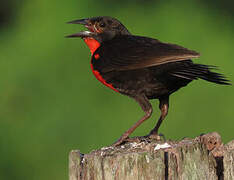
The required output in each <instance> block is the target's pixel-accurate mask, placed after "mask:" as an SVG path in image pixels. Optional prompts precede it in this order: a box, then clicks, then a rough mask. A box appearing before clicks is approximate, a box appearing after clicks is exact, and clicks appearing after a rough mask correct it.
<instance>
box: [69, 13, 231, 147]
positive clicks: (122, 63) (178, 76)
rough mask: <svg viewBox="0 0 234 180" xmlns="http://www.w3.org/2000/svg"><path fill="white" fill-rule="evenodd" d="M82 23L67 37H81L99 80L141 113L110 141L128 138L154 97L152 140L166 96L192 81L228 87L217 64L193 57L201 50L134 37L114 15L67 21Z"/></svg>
mask: <svg viewBox="0 0 234 180" xmlns="http://www.w3.org/2000/svg"><path fill="white" fill-rule="evenodd" d="M68 23H69V24H80V25H83V26H85V28H86V30H85V31H80V32H78V33H75V34H72V35H68V36H66V37H68V38H74V37H79V38H82V39H83V41H84V42H85V43H86V45H87V46H88V47H89V49H90V52H91V70H92V72H93V74H94V76H95V77H96V78H97V80H99V81H100V82H101V83H102V84H104V85H105V86H107V87H109V88H110V89H112V90H113V91H115V92H118V93H120V94H122V95H126V96H129V97H130V98H133V99H135V101H136V102H137V103H138V104H139V105H140V107H141V109H142V110H143V111H144V116H143V117H142V118H141V119H140V120H138V121H137V122H136V123H135V124H134V125H133V126H131V127H130V128H129V129H128V130H127V131H125V132H124V133H123V134H122V136H121V137H120V138H119V139H118V140H117V141H115V142H114V143H113V144H112V145H113V146H119V145H121V144H123V143H124V142H127V141H128V140H129V139H130V138H129V136H130V134H131V133H132V132H133V131H134V130H135V129H136V128H137V127H138V126H140V125H141V124H142V123H143V122H144V121H146V120H147V119H149V118H150V117H151V115H152V112H153V107H152V105H151V103H150V100H151V99H158V100H159V109H160V111H161V114H160V117H159V119H158V121H157V123H156V125H155V127H154V128H153V129H152V130H151V131H150V132H149V134H148V135H147V137H148V138H152V139H157V138H158V136H159V133H158V130H159V127H160V125H161V123H162V122H163V120H164V119H165V117H166V116H167V114H168V109H169V96H170V95H171V94H173V93H174V92H176V91H177V90H179V89H180V88H182V87H185V86H186V85H188V84H189V83H190V82H192V81H193V80H198V79H203V80H206V81H209V82H212V83H216V84H221V85H230V84H231V83H230V81H229V80H227V79H226V78H225V76H224V75H222V74H219V73H217V72H214V71H213V70H214V69H216V66H212V65H204V64H197V63H194V62H193V61H192V59H193V58H198V57H199V56H200V54H199V53H198V52H196V51H194V50H190V49H187V48H184V47H182V46H180V45H176V44H172V43H164V42H161V41H160V40H158V39H154V38H149V37H144V36H138V35H133V34H131V33H130V32H129V30H128V29H127V28H126V27H125V26H124V25H123V24H122V23H121V22H120V21H119V20H118V19H116V18H113V17H109V16H97V17H90V18H84V19H78V20H73V21H70V22H68Z"/></svg>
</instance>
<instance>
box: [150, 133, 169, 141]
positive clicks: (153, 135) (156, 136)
mask: <svg viewBox="0 0 234 180" xmlns="http://www.w3.org/2000/svg"><path fill="white" fill-rule="evenodd" d="M145 137H146V138H149V139H151V140H156V141H166V137H165V136H164V135H163V134H162V133H160V134H158V133H149V134H148V135H146V136H145Z"/></svg>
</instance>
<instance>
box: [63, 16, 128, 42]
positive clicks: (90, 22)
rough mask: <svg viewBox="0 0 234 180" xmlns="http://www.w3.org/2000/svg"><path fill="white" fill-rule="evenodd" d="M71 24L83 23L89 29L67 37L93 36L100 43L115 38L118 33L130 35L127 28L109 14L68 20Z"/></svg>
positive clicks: (84, 37)
mask: <svg viewBox="0 0 234 180" xmlns="http://www.w3.org/2000/svg"><path fill="white" fill-rule="evenodd" d="M68 23H69V24H81V25H84V26H85V27H86V28H87V29H88V30H86V31H81V32H78V33H76V34H72V35H69V36H67V37H69V38H71V37H80V38H83V39H86V38H93V39H95V40H97V41H98V42H99V43H102V42H104V41H108V40H111V39H113V38H114V37H116V36H118V35H129V34H130V33H129V31H128V30H127V28H126V27H125V26H124V25H123V24H122V23H121V22H120V21H118V20H117V19H115V18H112V17H108V16H98V17H92V18H86V19H79V20H75V21H71V22H68Z"/></svg>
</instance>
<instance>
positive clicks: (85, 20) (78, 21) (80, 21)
mask: <svg viewBox="0 0 234 180" xmlns="http://www.w3.org/2000/svg"><path fill="white" fill-rule="evenodd" d="M68 24H82V25H88V19H78V20H74V21H70V22H68Z"/></svg>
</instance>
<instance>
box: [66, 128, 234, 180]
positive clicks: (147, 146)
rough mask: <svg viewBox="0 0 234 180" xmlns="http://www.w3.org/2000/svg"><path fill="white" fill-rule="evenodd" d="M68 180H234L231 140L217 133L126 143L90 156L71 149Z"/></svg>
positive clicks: (104, 148)
mask: <svg viewBox="0 0 234 180" xmlns="http://www.w3.org/2000/svg"><path fill="white" fill-rule="evenodd" d="M69 177H70V180H164V179H165V180H176V179H179V180H213V179H214V180H234V140H232V141H231V142H229V143H227V144H226V145H224V144H223V143H222V141H221V137H220V135H219V134H218V133H216V132H214V133H208V134H205V135H201V136H199V137H196V138H195V139H183V140H181V141H178V142H176V141H166V142H149V141H148V140H147V139H145V140H144V141H142V142H139V143H136V142H132V143H126V144H124V145H122V146H120V147H111V146H110V147H103V148H101V149H99V150H94V151H92V152H90V153H89V154H81V153H80V151H79V150H72V151H71V152H70V155H69Z"/></svg>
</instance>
